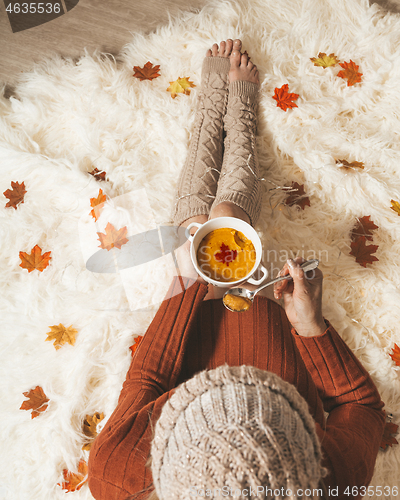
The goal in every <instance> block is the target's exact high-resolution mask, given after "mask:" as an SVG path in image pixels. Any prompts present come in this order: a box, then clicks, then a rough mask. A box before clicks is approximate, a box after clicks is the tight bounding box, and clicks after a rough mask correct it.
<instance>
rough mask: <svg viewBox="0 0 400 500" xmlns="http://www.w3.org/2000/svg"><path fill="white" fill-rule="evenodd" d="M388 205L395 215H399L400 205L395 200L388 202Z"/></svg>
mask: <svg viewBox="0 0 400 500" xmlns="http://www.w3.org/2000/svg"><path fill="white" fill-rule="evenodd" d="M390 203H391V204H392V206H391V207H390V208H391V209H392V210H394V211H395V212H396V213H397V215H400V203H399V202H398V201H395V200H390Z"/></svg>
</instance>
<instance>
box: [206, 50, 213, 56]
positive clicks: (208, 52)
mask: <svg viewBox="0 0 400 500" xmlns="http://www.w3.org/2000/svg"><path fill="white" fill-rule="evenodd" d="M206 56H207V57H211V56H212V52H211V49H208V50H207V53H206Z"/></svg>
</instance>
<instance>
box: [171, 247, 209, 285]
mask: <svg viewBox="0 0 400 500" xmlns="http://www.w3.org/2000/svg"><path fill="white" fill-rule="evenodd" d="M174 253H175V258H176V260H175V265H176V264H177V270H176V275H177V276H183V277H184V278H192V279H195V280H197V281H199V282H200V283H204V284H207V283H206V281H204V280H203V278H201V277H200V276H199V275H198V274H197V271H196V269H195V268H194V266H193V263H192V259H191V258H190V240H187V241H186V242H185V243H184V244H183V245H181V246H180V247H179V248H177V249H176V250H175V252H174Z"/></svg>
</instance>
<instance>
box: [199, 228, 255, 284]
mask: <svg viewBox="0 0 400 500" xmlns="http://www.w3.org/2000/svg"><path fill="white" fill-rule="evenodd" d="M255 262H256V251H255V248H254V245H253V243H252V242H251V241H250V240H249V239H248V238H246V236H245V235H244V234H243V233H242V232H240V231H237V230H236V229H232V228H228V227H224V228H221V229H215V230H214V231H211V232H210V233H208V234H207V236H205V237H204V238H203V239H202V240H201V242H200V245H199V247H198V249H197V263H198V266H199V267H200V269H201V270H202V272H203V273H204V274H205V275H206V276H207V277H209V278H211V279H213V280H215V281H223V282H230V281H238V280H241V279H243V278H244V277H245V276H247V275H248V274H249V273H250V271H251V270H252V269H253V267H254V264H255Z"/></svg>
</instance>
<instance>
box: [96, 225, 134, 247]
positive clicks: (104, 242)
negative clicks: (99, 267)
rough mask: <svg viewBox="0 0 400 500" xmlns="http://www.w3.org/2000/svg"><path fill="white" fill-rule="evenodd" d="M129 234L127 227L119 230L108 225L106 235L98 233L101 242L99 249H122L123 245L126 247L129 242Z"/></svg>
mask: <svg viewBox="0 0 400 500" xmlns="http://www.w3.org/2000/svg"><path fill="white" fill-rule="evenodd" d="M127 232H128V229H127V227H126V226H124V227H122V228H121V229H118V230H117V229H115V227H114V226H113V225H112V224H110V223H108V224H107V226H106V232H105V234H103V233H97V234H98V236H99V241H100V245H99V247H101V248H104V250H111V249H112V248H114V247H115V248H119V249H120V248H121V246H122V245H125V243H128V241H129V240H128V238H126V234H127Z"/></svg>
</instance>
